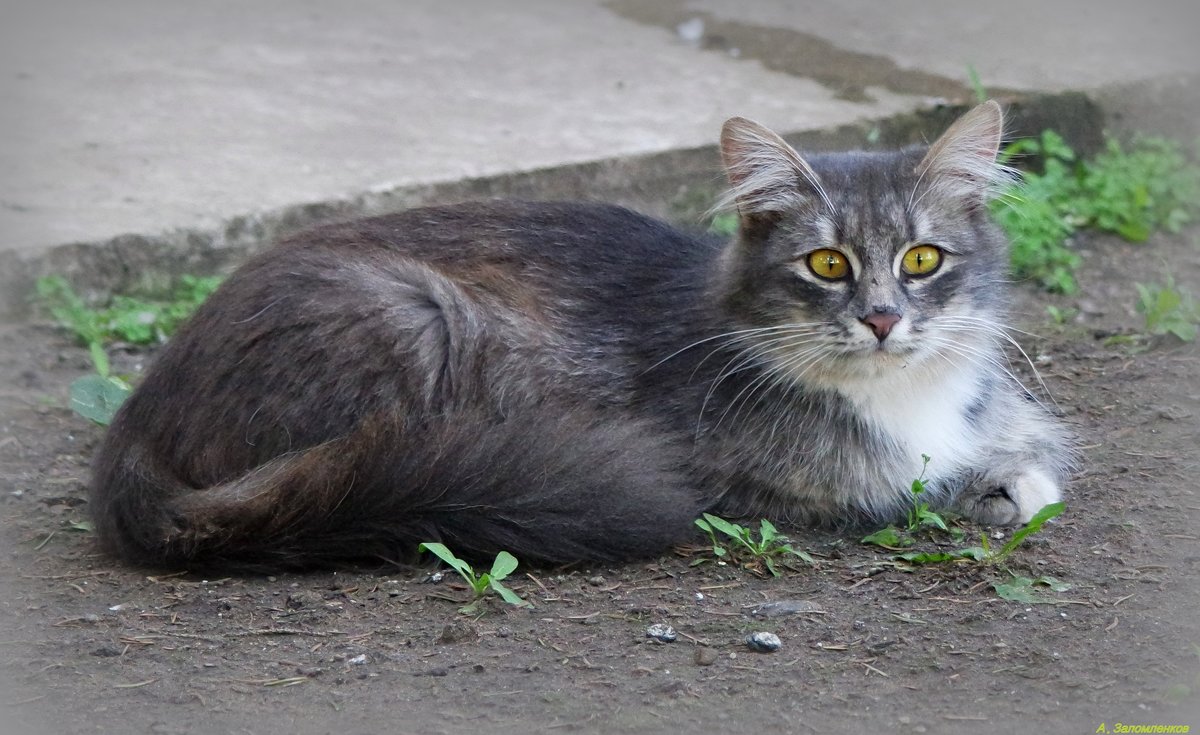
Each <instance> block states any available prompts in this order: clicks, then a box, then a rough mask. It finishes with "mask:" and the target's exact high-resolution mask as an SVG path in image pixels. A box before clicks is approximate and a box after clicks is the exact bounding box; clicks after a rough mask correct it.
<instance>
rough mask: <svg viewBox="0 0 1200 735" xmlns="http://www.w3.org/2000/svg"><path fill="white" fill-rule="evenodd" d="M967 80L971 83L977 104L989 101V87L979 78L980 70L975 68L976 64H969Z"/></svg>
mask: <svg viewBox="0 0 1200 735" xmlns="http://www.w3.org/2000/svg"><path fill="white" fill-rule="evenodd" d="M967 81H969V82H970V83H971V92H973V93H974V95H975V104H978V105H982V104H983V103H984V102H987V101H988V99H989V96H988V91H987V87H985V86H983V80H982V79H980V78H979V71H978V70H976V69H975V65H974V64H967Z"/></svg>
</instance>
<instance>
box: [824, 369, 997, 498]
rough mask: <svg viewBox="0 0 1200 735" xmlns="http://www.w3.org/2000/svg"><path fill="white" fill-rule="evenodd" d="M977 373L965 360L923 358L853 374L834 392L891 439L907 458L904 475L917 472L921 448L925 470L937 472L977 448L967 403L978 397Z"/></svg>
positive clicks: (947, 469)
mask: <svg viewBox="0 0 1200 735" xmlns="http://www.w3.org/2000/svg"><path fill="white" fill-rule="evenodd" d="M981 378H982V376H981V375H980V372H979V370H978V368H977V367H975V366H972V365H969V364H967V365H963V364H956V365H950V364H946V363H943V364H937V363H927V364H926V365H923V366H920V367H917V368H900V369H897V370H892V371H888V372H886V373H884V374H882V375H878V376H876V377H873V378H870V379H861V380H855V381H853V382H852V383H848V384H843V385H842V386H839V392H841V393H842V394H843V395H845V396H846V397H847V398H848V399H849V400H850V401H851V402H852V403H853V404H854V406H855V408H856V409H857V410H858V412H859V415H860V416H861V417H862V418H863V419H864V420H865V421H867V422H868V423H871V424H873V425H874V426H875V427H876V428H877V429H879V430H880V431H881V432H882V433H884V434H886V435H888V436H890V437H892V439H893V440H894V441H895V442H896V444H897V446H899V448H900V449H901V452H902V454H903V455H904V456H905V457H906V458H907V459H906V464H907V465H908V467H907V469H908V472H906V473H905V475H904V476H905V477H907V476H909V475H911V476H912V477H914V478H915V477H916V476H917V475H918V474H920V472H921V465H922V460H921V455H922V454H925V455H928V456H929V457H930V462H929V469H928V471H927V473H926V476H927V477H938V476H940V475H944V474H946V473H949V472H952V471H953V470H954V469H955V468H956V467H961V466H963V465H964V464H968V463H970V462H971V458H972V456H973V455H974V454H976V452H977V451H978V447H979V437H978V435H977V433H976V432H975V431H974V430H973V429H972V427H971V423H970V421H969V420H968V418H967V409H968V407H969V406H970V405H971V404H972V403H974V402H975V401H977V400H978V398H979V391H980V384H981V382H982V381H981ZM900 469H901V470H902V471H903V469H904V468H900Z"/></svg>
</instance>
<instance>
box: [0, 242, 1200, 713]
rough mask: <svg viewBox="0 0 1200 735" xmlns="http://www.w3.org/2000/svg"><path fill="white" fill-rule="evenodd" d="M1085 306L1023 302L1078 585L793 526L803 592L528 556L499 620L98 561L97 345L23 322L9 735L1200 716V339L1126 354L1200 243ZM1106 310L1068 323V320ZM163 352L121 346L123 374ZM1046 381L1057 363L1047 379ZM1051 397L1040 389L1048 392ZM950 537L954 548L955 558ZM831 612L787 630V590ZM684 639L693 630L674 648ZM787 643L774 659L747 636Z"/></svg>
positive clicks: (449, 588) (422, 588)
mask: <svg viewBox="0 0 1200 735" xmlns="http://www.w3.org/2000/svg"><path fill="white" fill-rule="evenodd" d="M1081 247H1082V248H1083V251H1084V252H1085V254H1086V256H1087V257H1086V261H1085V266H1084V269H1083V272H1082V277H1081V284H1082V292H1081V295H1080V296H1078V297H1075V298H1060V297H1049V296H1046V295H1044V294H1039V293H1035V292H1034V291H1032V290H1031V289H1021V290H1020V293H1019V312H1020V314H1021V316H1020V317H1018V319H1017V322H1016V323H1017V325H1018V326H1020V327H1021V328H1022V329H1025V330H1028V331H1030V332H1035V333H1037V334H1039V335H1042V336H1032V335H1030V336H1023V337H1022V341H1023V343H1024V345H1025V346H1026V348H1027V349H1028V350H1029V352H1030V354H1031V355H1032V356H1034V359H1035V361H1036V362H1037V363H1038V366H1039V369H1040V371H1041V373H1042V375H1043V376H1044V378H1045V381H1046V383H1047V384H1048V386H1049V389H1050V392H1051V394H1052V395H1053V397H1054V400H1056V401H1057V403H1058V405H1059V406H1060V407H1061V410H1062V412H1063V413H1064V415H1065V419H1066V421H1068V422H1069V423H1070V424H1071V425H1072V426H1073V427H1074V429H1075V430H1076V431H1077V432H1078V436H1079V443H1080V445H1081V446H1082V447H1083V454H1084V457H1085V463H1084V467H1083V469H1082V471H1081V472H1080V473H1079V475H1078V476H1077V477H1076V478H1074V480H1073V481H1072V482H1071V484H1070V486H1069V488H1068V490H1067V504H1068V510H1067V513H1066V514H1065V515H1064V516H1062V517H1061V518H1060V519H1059V520H1057V521H1055V522H1053V523H1052V524H1050V525H1049V526H1048V527H1047V528H1046V529H1044V530H1043V532H1042V533H1041V534H1038V535H1037V536H1035V537H1033V538H1032V539H1031V542H1030V543H1028V544H1027V545H1026V546H1024V547H1022V548H1021V549H1019V550H1018V551H1017V552H1015V553H1014V554H1013V556H1012V557H1011V558H1010V559H1009V561H1008V564H1007V567H1008V570H1011V572H1014V573H1018V574H1025V575H1029V576H1039V575H1052V576H1053V577H1056V578H1057V579H1059V580H1061V581H1063V582H1066V583H1068V584H1070V585H1071V588H1070V589H1069V590H1067V591H1065V592H1060V593H1056V594H1053V598H1054V599H1055V601H1056V604H1022V603H1016V602H1009V601H1005V600H1002V599H1000V598H999V597H998V596H997V594H996V593H995V591H994V590H993V588H992V583H993V582H1002V581H1004V580H1005V579H1007V578H1008V577H1009V573H1010V572H1009V571H1007V570H1006V569H1004V568H1001V567H996V566H988V565H980V564H974V563H963V564H953V565H951V564H942V565H936V566H929V567H922V568H910V567H907V566H905V565H903V564H898V563H896V562H895V561H893V560H892V558H891V555H890V554H889V553H887V552H885V551H884V550H882V549H879V548H875V547H869V546H864V545H862V544H860V543H859V539H858V537H857V535H827V534H817V533H813V532H811V531H805V530H804V529H794V530H793V532H792V536H793V538H794V539H795V540H796V542H797V544H798V545H799V546H801V547H803V548H804V549H807V550H808V551H809V552H810V553H811V554H812V555H813V556H814V557H815V558H816V559H817V562H818V563H817V566H816V567H815V568H809V567H806V566H804V565H799V566H797V568H796V569H794V570H790V571H787V572H786V573H785V574H784V576H783V577H781V578H778V579H772V578H770V577H766V578H764V577H762V576H760V575H758V574H756V573H754V571H753V570H748V569H743V568H738V567H736V566H717V565H715V564H712V563H705V564H701V565H698V566H693V565H692V562H693V561H694V560H697V559H703V558H708V555H706V554H705V553H703V550H702V549H700V548H697V549H680V550H678V552H677V553H675V554H672V555H668V556H665V557H663V558H661V559H657V560H653V561H648V562H646V563H641V564H632V565H629V566H620V567H592V566H575V567H570V568H565V569H532V570H530V569H522V570H519V572H518V574H517V578H516V579H515V580H514V583H513V585H512V586H513V587H514V588H515V589H516V590H517V591H518V592H520V593H521V594H522V595H523V596H525V597H526V598H528V599H529V600H530V601H532V602H533V603H534V607H533V608H532V609H529V610H525V609H516V608H512V607H508V606H505V605H502V604H500V603H496V604H492V605H490V606H486V607H485V608H484V609H485V612H484V614H483V615H481V616H479V617H478V618H477V619H471V618H467V617H465V616H463V615H460V614H459V613H458V612H457V610H458V607H459V605H460V604H461V602H462V601H464V600H465V599H466V593H465V590H464V588H463V587H462V586H461V585H458V584H455V583H454V582H455V580H454V579H453V578H452V576H447V577H446V578H445V579H444V580H443V581H441V582H440V583H434V582H430V581H427V579H428V577H429V576H430V574H429V570H428V569H423V570H418V569H382V570H378V569H376V570H353V571H348V572H347V571H343V572H336V573H335V572H321V573H311V574H304V575H291V574H289V575H280V576H278V577H265V578H243V577H233V578H226V579H202V578H199V577H195V576H188V575H177V574H172V573H169V572H163V571H161V570H147V569H131V568H128V567H125V566H122V565H120V564H117V563H115V562H113V561H112V560H110V559H107V558H105V557H103V556H100V555H98V554H97V553H96V551H95V548H94V546H93V541H92V539H91V537H90V533H89V532H88V531H86V530H78V529H76V528H74V527H73V524H75V523H77V522H79V521H83V520H85V519H86V517H87V501H86V492H85V485H86V482H87V479H88V462H89V458H90V456H91V453H92V451H93V449H94V447H95V446H96V443H97V440H98V439H99V437H100V436H101V430H100V429H99V428H97V427H95V426H91V425H89V424H87V423H86V422H85V421H84V420H83V419H80V418H78V417H77V416H75V415H73V414H72V413H71V412H70V411H69V410H68V409H67V408H65V403H66V398H65V396H66V387H67V385H68V384H69V383H70V381H71V380H72V379H73V378H75V377H76V376H79V375H82V374H84V373H85V372H86V371H87V370H88V359H87V356H86V354H85V352H84V350H82V349H80V348H78V347H76V346H74V345H73V344H71V343H70V341H69V340H68V339H67V338H66V337H65V336H64V335H63V334H62V333H61V332H60V331H58V330H57V329H55V328H53V327H52V326H51V325H48V324H25V325H9V326H4V327H0V412H2V413H0V416H2V417H3V418H2V427H0V508H2V514H0V524H2V533H0V676H3V677H5V678H6V679H8V680H9V681H8V684H9V686H8V688H7V689H6V690H5V691H4V693H3V694H2V695H0V696H2V697H3V702H2V703H0V705H2V706H3V708H4V714H3V716H2V717H0V731H3V732H30V731H39V730H38V728H39V727H40V728H44V729H45V731H47V732H53V733H63V734H74V733H96V732H101V733H206V734H207V733H283V732H289V733H292V732H300V733H347V734H348V733H364V734H366V733H380V732H395V733H457V732H468V731H469V732H486V733H493V732H495V733H505V732H547V733H559V732H565V733H570V732H585V733H590V732H596V733H600V732H603V733H645V732H719V731H742V732H763V733H769V732H834V733H858V732H884V731H887V732H898V733H906V732H912V733H940V732H946V733H959V732H1000V731H1001V730H1002V729H1004V730H1013V731H1029V732H1048V733H1094V732H1097V730H1098V728H1099V726H1100V725H1101V724H1102V723H1103V724H1105V726H1106V728H1107V730H1108V731H1109V732H1117V730H1116V729H1114V727H1115V725H1116V724H1117V723H1122V724H1125V725H1130V724H1151V725H1153V724H1166V725H1170V724H1186V725H1190V726H1192V727H1193V728H1197V727H1200V708H1198V707H1197V704H1196V703H1197V701H1198V700H1200V648H1198V646H1200V615H1198V614H1197V612H1196V605H1197V604H1198V603H1200V594H1198V593H1197V588H1196V581H1197V576H1198V575H1197V572H1198V571H1200V569H1198V567H1200V543H1198V542H1200V530H1198V529H1200V524H1198V523H1197V520H1198V515H1200V514H1198V511H1200V496H1198V483H1197V480H1196V477H1197V474H1198V473H1200V462H1198V457H1197V446H1198V444H1200V428H1198V427H1200V370H1198V369H1197V368H1198V366H1200V361H1198V359H1197V358H1198V357H1200V355H1198V352H1200V350H1198V348H1197V345H1195V344H1192V345H1184V344H1182V343H1179V342H1178V341H1172V340H1168V339H1161V338H1160V339H1154V340H1141V339H1136V338H1135V339H1133V340H1132V341H1127V340H1124V339H1122V338H1118V339H1117V340H1115V343H1114V341H1113V340H1111V339H1109V338H1111V337H1112V336H1113V335H1129V334H1133V333H1134V332H1136V330H1137V329H1138V327H1139V326H1140V319H1139V317H1138V315H1136V314H1135V313H1134V311H1133V302H1134V300H1135V291H1134V286H1133V283H1134V282H1135V281H1148V280H1160V279H1161V274H1162V273H1163V272H1164V271H1165V270H1170V271H1171V272H1172V273H1174V274H1175V277H1176V278H1177V280H1178V281H1179V282H1180V283H1181V284H1182V285H1184V286H1185V287H1189V288H1190V289H1191V290H1192V292H1193V293H1197V294H1200V288H1198V286H1200V246H1198V244H1197V233H1196V232H1191V233H1188V234H1186V235H1185V236H1182V237H1170V236H1161V237H1158V238H1156V239H1155V240H1154V241H1152V242H1151V243H1149V244H1144V245H1131V244H1126V243H1123V242H1120V241H1117V240H1112V239H1108V238H1096V239H1092V240H1089V241H1087V242H1084V243H1082V244H1081ZM1051 303H1052V304H1055V305H1057V306H1059V307H1062V308H1074V309H1078V310H1079V315H1078V317H1076V318H1075V319H1073V320H1070V321H1069V322H1068V323H1067V324H1066V325H1056V324H1054V322H1053V320H1051V319H1050V318H1049V316H1048V315H1047V313H1046V310H1045V307H1046V305H1047V304H1051ZM150 357H151V356H150V355H147V354H139V353H136V352H123V353H120V354H118V355H117V359H116V362H117V366H118V368H119V369H124V370H131V369H134V368H135V367H136V366H137V365H138V364H140V363H143V362H145V361H146V360H147V359H150ZM1024 372H1025V375H1027V376H1028V374H1029V371H1028V370H1025V371H1024ZM1030 382H1032V381H1030ZM927 547H928V548H932V545H931V544H927ZM781 600H799V601H803V603H805V604H803V605H800V606H799V607H800V608H801V609H802V610H804V612H800V613H796V614H790V615H781V616H773V617H772V616H763V615H762V614H761V612H760V613H759V614H757V615H756V610H758V608H760V607H761V606H762V605H763V604H764V603H766V602H771V601H781ZM653 623H666V624H669V625H671V626H673V627H674V628H675V629H676V630H677V631H678V634H679V637H678V640H677V641H676V642H674V643H659V642H655V641H651V640H649V639H648V638H647V637H646V635H645V632H646V628H647V627H648V626H649V625H651V624H653ZM755 631H770V632H774V633H776V634H778V636H779V637H780V638H781V639H782V643H783V645H782V648H781V649H780V650H779V651H777V652H774V653H755V652H752V651H750V650H749V649H748V648H747V647H746V645H745V643H744V639H745V637H746V635H747V634H748V633H751V632H755Z"/></svg>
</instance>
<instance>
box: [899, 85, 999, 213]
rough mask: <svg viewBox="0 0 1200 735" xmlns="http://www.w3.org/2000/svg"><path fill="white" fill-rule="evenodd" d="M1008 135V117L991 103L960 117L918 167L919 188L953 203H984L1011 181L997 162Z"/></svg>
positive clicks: (994, 103)
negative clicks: (962, 201) (1002, 144)
mask: <svg viewBox="0 0 1200 735" xmlns="http://www.w3.org/2000/svg"><path fill="white" fill-rule="evenodd" d="M1003 135H1004V113H1003V112H1002V111H1001V110H1000V105H999V104H997V103H996V102H995V101H994V100H988V101H987V102H984V103H983V104H982V105H979V106H978V107H976V108H974V109H972V110H971V111H969V112H967V113H966V114H965V115H963V116H962V117H960V118H959V119H958V120H956V121H955V122H954V124H953V125H951V126H950V128H949V129H948V130H946V132H945V133H943V134H942V136H941V137H940V138H938V139H937V140H936V141H935V142H934V144H933V145H932V146H930V147H929V152H928V153H926V154H925V157H924V158H923V159H921V163H920V164H918V165H917V170H916V173H917V177H918V180H919V181H920V184H919V185H923V186H925V187H928V188H929V189H931V190H932V191H933V192H934V193H936V194H939V195H941V196H944V197H947V198H952V199H963V200H968V201H970V202H971V203H983V202H984V201H985V200H986V199H987V198H988V195H989V193H990V192H991V191H992V189H993V188H994V187H995V186H996V185H997V184H999V183H1002V182H1004V181H1007V180H1008V178H1009V173H1008V169H1006V168H1005V167H1004V166H1001V165H1000V164H998V163H997V162H996V156H997V155H999V153H1000V140H1001V138H1002V136H1003Z"/></svg>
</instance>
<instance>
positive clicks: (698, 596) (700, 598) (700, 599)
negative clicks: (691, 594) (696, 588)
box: [696, 592, 704, 602]
mask: <svg viewBox="0 0 1200 735" xmlns="http://www.w3.org/2000/svg"><path fill="white" fill-rule="evenodd" d="M696 602H704V593H703V592H697V593H696Z"/></svg>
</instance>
